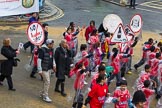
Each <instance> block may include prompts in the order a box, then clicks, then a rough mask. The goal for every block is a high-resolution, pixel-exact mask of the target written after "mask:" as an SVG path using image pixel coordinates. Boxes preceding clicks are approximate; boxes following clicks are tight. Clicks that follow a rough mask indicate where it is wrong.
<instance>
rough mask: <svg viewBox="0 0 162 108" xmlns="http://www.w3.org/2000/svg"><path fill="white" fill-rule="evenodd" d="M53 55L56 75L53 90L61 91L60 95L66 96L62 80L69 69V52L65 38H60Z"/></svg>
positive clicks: (63, 80)
mask: <svg viewBox="0 0 162 108" xmlns="http://www.w3.org/2000/svg"><path fill="white" fill-rule="evenodd" d="M54 57H55V62H56V77H57V81H56V85H55V92H59V93H61V95H62V96H66V93H65V92H64V82H65V75H68V73H69V71H70V57H71V53H70V50H69V47H68V45H67V42H66V40H65V39H63V40H61V43H60V46H59V47H58V48H56V51H55V55H54ZM60 84H61V91H60V90H59V86H60Z"/></svg>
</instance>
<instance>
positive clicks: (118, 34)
mask: <svg viewBox="0 0 162 108" xmlns="http://www.w3.org/2000/svg"><path fill="white" fill-rule="evenodd" d="M110 41H111V42H114V43H125V42H127V41H128V39H127V37H126V35H125V32H124V29H123V25H122V24H119V25H118V27H117V29H116V30H115V33H114V35H113V37H112V38H111V40H110Z"/></svg>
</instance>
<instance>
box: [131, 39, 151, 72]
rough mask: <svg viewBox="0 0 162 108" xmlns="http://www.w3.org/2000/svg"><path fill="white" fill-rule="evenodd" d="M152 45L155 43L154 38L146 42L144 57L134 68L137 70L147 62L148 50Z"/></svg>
mask: <svg viewBox="0 0 162 108" xmlns="http://www.w3.org/2000/svg"><path fill="white" fill-rule="evenodd" d="M152 45H153V39H152V38H149V39H148V41H147V42H145V43H144V46H143V55H142V59H141V60H140V61H139V62H138V63H137V64H135V65H134V68H135V69H136V70H137V69H138V67H140V66H141V65H143V64H144V63H145V62H146V59H147V52H148V51H149V50H150V48H151V46H152Z"/></svg>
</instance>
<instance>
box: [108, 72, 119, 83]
mask: <svg viewBox="0 0 162 108" xmlns="http://www.w3.org/2000/svg"><path fill="white" fill-rule="evenodd" d="M114 77H116V80H117V82H116V86H119V84H120V80H121V73H120V72H119V73H118V74H112V75H111V76H110V78H109V79H108V85H110V83H111V80H113V79H114Z"/></svg>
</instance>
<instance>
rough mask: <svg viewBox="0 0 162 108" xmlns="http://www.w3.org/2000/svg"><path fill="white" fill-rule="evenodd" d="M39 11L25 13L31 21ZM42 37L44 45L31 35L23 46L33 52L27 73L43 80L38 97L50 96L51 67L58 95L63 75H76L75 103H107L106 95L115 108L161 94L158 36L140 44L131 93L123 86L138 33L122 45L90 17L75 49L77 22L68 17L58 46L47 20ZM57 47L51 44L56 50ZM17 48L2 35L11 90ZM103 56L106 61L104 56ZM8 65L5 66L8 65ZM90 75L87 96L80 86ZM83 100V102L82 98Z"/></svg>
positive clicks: (132, 107)
mask: <svg viewBox="0 0 162 108" xmlns="http://www.w3.org/2000/svg"><path fill="white" fill-rule="evenodd" d="M38 21H39V17H38V15H37V13H33V15H32V17H31V18H30V19H29V24H30V23H32V22H38ZM42 27H43V29H44V33H45V40H44V42H43V44H42V45H40V46H35V45H33V44H32V43H31V42H30V41H29V42H27V43H25V44H24V46H23V47H24V49H25V50H26V48H27V47H28V46H31V53H32V54H33V56H32V57H33V62H34V64H33V70H32V72H31V74H30V77H31V78H36V77H35V74H36V73H37V72H38V73H39V75H40V76H41V79H42V80H43V88H42V91H41V92H40V97H41V98H42V99H43V100H44V101H46V102H49V103H50V102H52V100H51V99H50V98H49V95H48V91H49V87H50V76H51V73H55V75H56V78H57V81H56V84H55V89H54V91H55V92H58V93H60V94H61V95H62V96H64V97H65V96H67V94H66V92H65V82H66V76H67V77H69V78H71V77H72V76H73V75H75V76H76V77H75V78H76V79H75V81H74V90H75V97H74V100H73V103H72V107H73V108H85V107H86V106H87V104H90V108H106V105H107V104H108V103H107V100H111V101H110V102H111V103H114V108H149V104H150V97H151V96H152V95H153V94H155V95H156V98H157V99H160V98H161V92H160V91H159V89H158V88H161V83H160V82H161V75H162V73H161V63H162V60H161V52H162V42H158V44H157V41H155V40H153V39H152V38H149V39H148V41H146V42H145V43H144V46H143V49H142V51H143V56H142V59H141V60H140V61H139V62H138V63H136V64H135V65H134V68H135V69H136V70H137V69H138V68H139V67H140V66H142V65H143V64H145V66H144V71H141V73H140V74H139V78H138V79H137V80H136V81H135V82H136V83H135V86H134V95H133V98H132V96H131V94H130V92H129V90H128V89H127V79H126V78H125V73H126V74H131V70H132V68H131V67H132V66H131V65H132V63H131V62H132V55H133V48H134V47H135V46H136V44H137V43H138V40H139V39H138V37H137V36H134V35H132V38H131V39H130V40H129V42H127V44H126V46H125V48H124V49H123V50H121V44H120V43H112V42H111V37H112V36H113V34H112V33H109V32H108V30H104V28H103V25H102V24H101V25H100V27H99V29H97V28H96V26H95V21H93V20H92V21H90V24H89V26H88V27H87V28H86V30H85V40H86V43H80V51H77V49H78V41H77V36H78V34H79V32H80V31H81V29H80V28H79V27H75V23H74V22H70V24H69V26H68V27H67V29H66V31H65V32H64V33H63V37H62V40H61V42H60V44H59V46H58V47H55V48H54V40H53V39H49V38H48V24H47V23H43V24H42ZM54 49H55V50H54ZM19 53H20V51H19V49H18V50H17V49H13V48H12V47H11V40H10V39H9V38H7V39H4V40H3V47H2V49H1V54H2V55H4V56H5V57H6V58H7V60H6V61H4V62H3V63H2V64H1V74H0V84H1V85H3V81H4V79H5V78H6V79H7V82H8V86H9V90H12V91H15V90H16V89H15V88H13V83H12V77H11V75H12V70H13V66H14V60H15V59H14V58H15V57H16V55H17V54H19ZM103 61H106V62H103ZM6 66H7V67H6ZM88 76H89V77H90V78H91V81H90V83H88V84H89V87H88V91H89V93H88V94H87V97H86V98H85V97H84V95H83V88H84V87H85V85H86V84H87V82H86V77H88ZM114 77H116V89H115V91H113V93H109V91H110V90H109V85H110V84H111V82H112V80H113V79H114ZM84 100H85V102H84Z"/></svg>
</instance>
